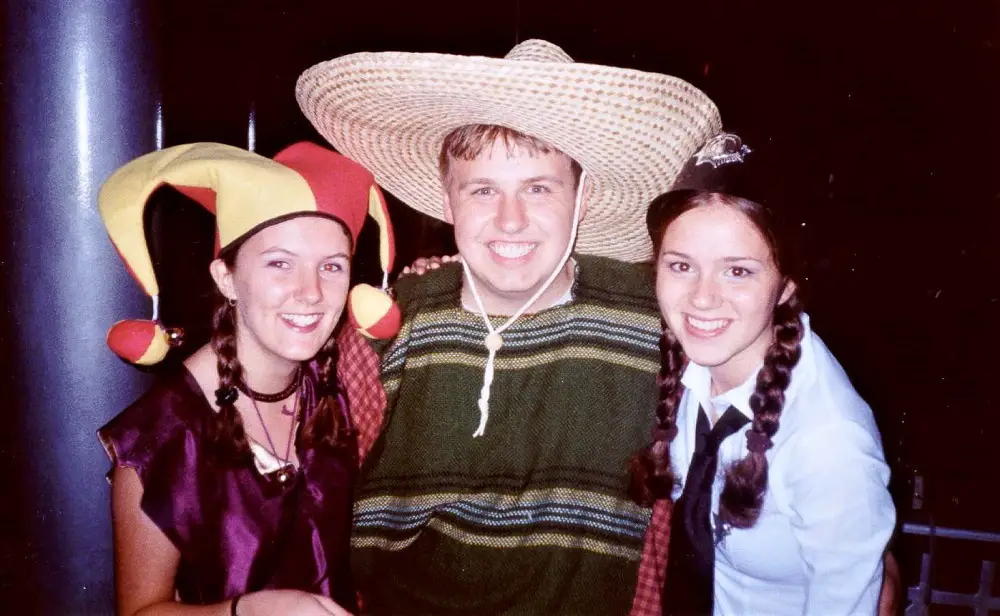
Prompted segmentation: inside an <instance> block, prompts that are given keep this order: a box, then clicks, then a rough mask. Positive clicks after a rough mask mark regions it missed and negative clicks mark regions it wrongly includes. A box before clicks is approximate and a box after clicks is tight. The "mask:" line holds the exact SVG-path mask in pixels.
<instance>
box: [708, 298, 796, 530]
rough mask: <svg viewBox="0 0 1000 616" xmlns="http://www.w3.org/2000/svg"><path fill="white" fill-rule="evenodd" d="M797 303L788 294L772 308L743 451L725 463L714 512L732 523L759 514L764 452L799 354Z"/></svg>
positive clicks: (743, 523) (740, 524)
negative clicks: (771, 334) (771, 335)
mask: <svg viewBox="0 0 1000 616" xmlns="http://www.w3.org/2000/svg"><path fill="white" fill-rule="evenodd" d="M801 316H802V306H801V304H800V302H799V300H798V298H797V297H796V296H795V294H794V293H793V294H792V296H791V297H790V298H789V299H788V300H786V301H785V302H784V303H782V304H779V305H778V306H777V307H776V308H775V309H774V341H773V342H771V344H770V346H768V348H767V352H766V353H765V354H764V365H763V367H762V368H761V369H760V372H759V373H757V386H756V388H755V389H754V392H753V394H752V395H751V396H750V409H751V410H752V411H753V422H752V424H751V426H752V427H751V429H750V430H749V431H748V432H747V448H748V449H749V451H748V452H747V455H746V456H744V458H743V459H742V460H738V461H736V462H733V463H732V464H730V465H729V467H728V468H727V469H726V480H725V484H724V485H723V488H722V495H721V496H720V497H719V517H720V518H722V521H723V522H725V523H727V524H730V525H732V526H733V527H735V528H750V527H751V526H753V525H754V524H755V523H756V522H757V518H758V517H759V516H760V508H761V506H762V505H763V503H764V493H765V492H766V491H767V457H766V456H765V455H764V454H765V453H766V452H767V450H768V449H770V448H771V445H772V444H773V443H772V441H771V439H772V437H774V434H775V433H776V432H777V431H778V426H779V424H780V419H781V411H782V409H783V408H784V406H785V390H786V389H788V384H789V383H790V382H791V380H792V369H793V368H795V364H797V363H798V362H799V357H801V355H802V348H801V346H800V342H801V340H802V321H801Z"/></svg>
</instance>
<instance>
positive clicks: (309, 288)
mask: <svg viewBox="0 0 1000 616" xmlns="http://www.w3.org/2000/svg"><path fill="white" fill-rule="evenodd" d="M297 295H298V299H299V300H301V301H302V302H304V303H306V304H318V303H319V302H320V301H322V299H323V286H322V284H321V281H320V278H319V272H317V271H314V270H305V271H303V272H302V273H301V274H300V275H299V288H298V293H297Z"/></svg>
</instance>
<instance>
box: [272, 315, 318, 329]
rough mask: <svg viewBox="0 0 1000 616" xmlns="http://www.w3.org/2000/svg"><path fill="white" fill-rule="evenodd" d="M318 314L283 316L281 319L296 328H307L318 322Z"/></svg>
mask: <svg viewBox="0 0 1000 616" xmlns="http://www.w3.org/2000/svg"><path fill="white" fill-rule="evenodd" d="M319 317H320V315H318V314H283V315H281V318H282V319H284V320H286V321H288V322H289V323H291V324H293V325H296V326H298V327H309V326H310V325H312V324H314V323H316V322H317V321H319Z"/></svg>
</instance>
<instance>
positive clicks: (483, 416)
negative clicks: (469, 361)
mask: <svg viewBox="0 0 1000 616" xmlns="http://www.w3.org/2000/svg"><path fill="white" fill-rule="evenodd" d="M586 179H587V172H586V171H584V172H582V173H581V174H580V179H579V181H578V185H577V189H576V201H575V203H574V205H573V227H572V229H571V230H570V234H569V244H568V245H567V246H566V251H565V252H563V256H562V258H561V259H559V263H558V265H556V267H555V269H553V270H552V273H551V274H549V277H548V279H547V280H546V281H545V283H544V284H542V286H540V287H538V290H537V291H535V294H534V295H532V296H531V298H530V299H528V301H526V302H525V303H524V305H523V306H521V307H520V308H518V310H517V312H515V313H514V314H513V315H511V317H510V318H509V319H507V321H506V322H505V323H504V324H503V325H501V326H500V327H497V328H495V329H494V328H493V324H492V323H490V317H489V315H487V314H486V308H485V307H484V306H483V300H482V298H481V297H480V296H479V291H478V290H477V289H476V282H475V281H474V280H473V279H472V272H470V271H469V266H468V264H467V263H466V262H465V259H462V269H463V270H464V271H465V279H466V280H467V281H468V283H469V290H470V291H472V297H473V298H474V299H475V300H476V306H477V307H478V308H479V314H480V315H481V316H482V317H483V323H485V324H486V330H487V331H488V332H489V334H487V335H486V338H485V339H484V340H483V342H484V343H485V344H486V350H487V351H488V352H489V354H488V355H487V356H486V374H485V375H484V376H483V387H482V389H480V391H479V402H478V403H477V404H478V406H479V427H477V428H476V431H475V432H473V433H472V437H473V438H476V437H479V436H482V435H484V434H486V422H487V421H488V420H489V418H490V388H491V387H492V385H493V373H494V363H495V361H496V356H497V351H499V350H500V347H502V346H503V337H501V335H500V334H502V333H503V331H504V330H505V329H507V328H508V327H510V326H511V325H512V324H513V323H514V321H516V320H517V318H518V317H520V316H521V315H522V314H524V312H525V311H526V310H528V309H529V308H531V306H532V304H534V303H535V302H536V301H538V298H539V297H541V295H542V293H545V291H546V290H548V288H549V287H550V286H552V283H553V281H555V279H556V277H557V276H558V275H559V272H561V271H562V268H563V266H565V265H566V261H568V260H569V257H570V255H571V254H573V245H574V244H576V233H577V228H578V227H579V226H580V205H581V203H582V202H583V189H584V186H585V181H586Z"/></svg>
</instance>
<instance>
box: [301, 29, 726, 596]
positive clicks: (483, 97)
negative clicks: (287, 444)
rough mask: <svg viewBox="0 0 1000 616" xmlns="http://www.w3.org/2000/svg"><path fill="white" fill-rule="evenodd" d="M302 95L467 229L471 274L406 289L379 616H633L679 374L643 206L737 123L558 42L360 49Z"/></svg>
mask: <svg viewBox="0 0 1000 616" xmlns="http://www.w3.org/2000/svg"><path fill="white" fill-rule="evenodd" d="M297 97H298V100H299V104H300V106H301V108H302V110H303V112H304V113H305V114H306V115H307V117H309V119H310V120H311V121H312V122H313V124H314V125H315V126H316V128H317V129H318V130H319V132H320V133H321V134H322V135H323V136H324V137H325V138H326V139H328V140H329V141H330V142H331V143H332V144H333V145H334V146H335V147H336V148H337V149H338V150H339V151H341V152H342V153H344V154H346V155H348V156H350V157H352V158H354V159H355V160H358V161H359V162H361V163H363V164H365V165H366V166H368V168H370V169H372V170H374V172H375V174H376V177H377V178H378V180H379V182H380V183H381V184H382V185H383V186H384V187H386V188H387V189H388V190H389V191H391V192H392V193H393V194H395V195H396V196H397V197H399V198H400V199H401V200H403V201H404V202H405V203H406V204H407V205H409V206H410V207H413V208H414V209H416V210H418V211H421V212H423V213H426V214H428V215H431V216H434V217H436V218H439V219H442V220H445V221H447V222H449V223H451V224H452V225H454V231H455V239H456V243H457V245H458V249H459V253H460V256H461V263H457V264H450V265H447V266H444V267H442V268H440V269H438V270H435V271H433V272H431V273H428V274H426V275H424V276H420V277H410V278H406V279H403V280H401V281H400V282H399V283H398V284H397V286H396V294H397V297H396V299H397V301H398V303H399V305H400V308H401V310H402V315H403V324H402V328H401V330H400V333H399V334H398V336H397V337H396V338H395V339H394V340H393V341H392V342H391V343H390V344H388V345H387V346H385V347H384V348H380V349H379V350H380V351H381V374H382V380H383V383H384V385H385V389H386V393H387V397H388V407H387V409H386V412H385V419H384V421H383V422H381V424H380V425H379V426H378V428H379V429H378V434H377V438H376V440H375V442H374V446H373V448H372V450H371V453H370V454H369V455H368V457H367V458H366V461H365V463H364V467H363V469H362V477H361V485H360V487H359V490H358V499H357V503H356V506H355V515H354V536H353V540H352V547H353V553H352V565H353V568H354V578H355V581H356V583H357V585H358V587H359V589H360V592H361V595H362V599H363V603H364V607H365V611H367V612H371V613H376V614H401V613H423V614H431V613H433V614H449V613H451V614H550V613H566V614H624V613H627V612H628V611H629V609H630V607H631V606H632V603H633V595H634V594H635V592H636V582H637V573H638V569H639V560H640V555H641V554H642V549H643V538H644V536H645V533H646V528H647V525H648V522H649V517H650V512H649V510H647V509H643V508H640V507H638V506H636V505H635V504H634V503H633V502H632V501H631V499H630V498H629V496H628V494H627V488H628V461H629V458H630V457H631V456H632V454H633V453H634V452H635V451H636V450H637V449H639V447H641V446H642V445H643V444H645V443H646V442H647V441H648V439H649V430H650V428H651V427H652V426H653V424H654V421H653V418H654V414H655V406H656V385H655V379H656V372H657V370H658V369H659V365H660V361H659V350H658V340H659V337H660V332H661V327H660V318H659V313H658V311H657V307H656V299H655V296H654V292H653V289H654V286H653V280H652V272H651V269H650V268H649V266H648V265H645V264H639V262H642V261H645V260H647V259H648V258H649V257H650V256H651V253H652V247H651V245H650V243H649V240H648V237H647V235H646V233H645V220H644V212H645V208H646V205H647V204H648V202H649V201H650V200H651V199H652V198H653V197H654V196H656V195H657V194H659V193H660V192H663V191H665V190H666V189H668V188H669V187H670V186H671V185H672V183H673V180H674V178H675V176H676V174H677V172H678V171H679V170H680V168H681V167H682V165H683V164H684V162H685V161H686V160H687V159H688V158H689V157H690V156H691V155H692V154H693V153H694V152H695V151H697V149H698V148H700V147H701V145H702V144H703V143H704V142H705V141H706V140H707V139H708V138H709V137H710V136H712V135H714V134H715V133H716V132H718V130H719V129H720V125H721V122H720V119H719V115H718V111H717V109H716V107H715V105H714V104H713V103H712V102H711V101H710V100H709V99H708V98H707V97H706V96H705V95H704V94H703V93H701V92H700V91H698V90H697V89H696V88H694V87H692V86H691V85H690V84H688V83H686V82H684V81H681V80H679V79H676V78H673V77H669V76H665V75H657V74H651V73H642V72H639V71H633V70H628V69H618V68H612V67H605V66H595V65H588V64H580V63H574V62H573V61H572V59H571V58H570V57H569V56H568V55H566V54H565V52H563V51H562V50H561V49H559V48H558V47H556V46H554V45H552V44H550V43H546V42H544V41H538V40H531V41H525V42H523V43H521V44H519V45H518V46H516V47H515V48H514V49H513V50H511V52H510V53H509V54H508V55H507V56H506V57H505V58H503V59H498V58H486V57H466V56H447V55H441V54H410V53H360V54H352V55H350V56H345V57H342V58H338V59H335V60H332V61H330V62H325V63H322V64H319V65H317V66H314V67H312V68H311V69H309V70H308V71H306V72H305V73H304V74H303V75H302V76H301V77H300V79H299V83H298V87H297ZM344 361H345V362H346V361H348V358H347V357H345V358H344ZM359 427H360V428H362V429H363V428H364V426H359Z"/></svg>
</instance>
